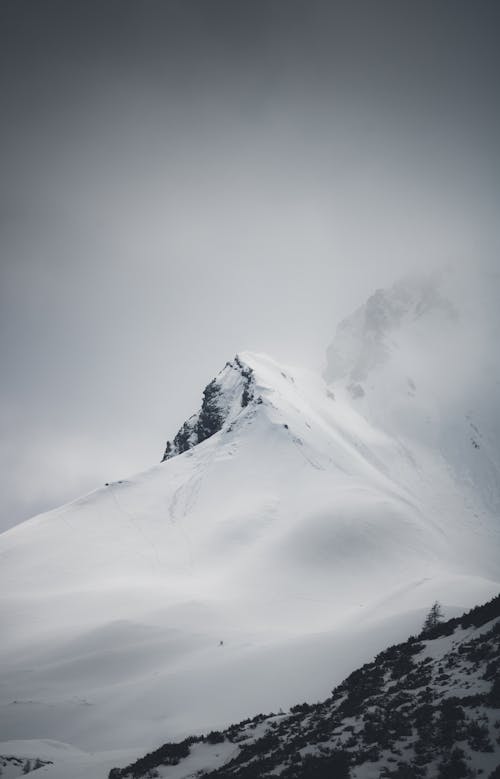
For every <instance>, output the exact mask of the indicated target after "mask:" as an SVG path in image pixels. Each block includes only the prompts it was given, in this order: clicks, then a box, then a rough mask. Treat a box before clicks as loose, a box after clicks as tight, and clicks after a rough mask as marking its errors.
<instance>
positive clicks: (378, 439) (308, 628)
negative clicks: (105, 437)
mask: <svg viewBox="0 0 500 779" xmlns="http://www.w3.org/2000/svg"><path fill="white" fill-rule="evenodd" d="M408 321H410V323H411V322H412V321H413V320H412V319H411V316H410V315H407V316H406V318H405V317H402V322H403V324H404V327H402V328H401V327H400V328H399V331H398V333H399V335H398V338H400V339H403V335H402V333H403V332H408V331H410V332H411V324H410V325H408ZM405 323H406V324H405ZM405 328H406V329H405ZM393 336H394V333H393ZM391 337H392V336H391ZM394 337H395V336H394ZM405 337H406V336H405ZM403 340H404V339H403ZM354 351H355V350H354ZM394 351H395V353H397V350H394ZM387 364H388V365H389V367H388V368H387V369H384V370H385V372H384V373H383V374H382V373H381V374H380V375H381V376H382V377H383V380H384V381H381V382H380V386H381V387H382V389H380V387H379V389H378V390H377V387H376V383H373V382H372V384H373V386H374V387H375V389H373V390H372V393H373V394H372V395H371V396H370V394H369V393H370V391H371V390H370V385H369V384H368V383H367V380H366V377H365V376H363V377H360V376H359V375H358V374H356V375H355V376H354V378H353V377H352V376H350V372H351V371H352V369H351V368H349V369H348V370H347V372H346V368H345V366H344V367H343V368H342V371H340V372H339V371H337V373H335V371H333V372H332V371H331V375H329V377H328V379H329V382H330V387H328V386H327V384H326V383H325V382H324V380H323V379H321V378H319V377H316V376H314V375H311V374H309V373H307V372H305V371H297V370H291V369H289V368H284V367H282V366H280V365H279V364H277V363H276V362H275V361H274V360H272V359H271V358H269V357H266V356H263V355H255V354H250V353H241V354H240V355H239V356H238V357H237V358H235V359H234V360H232V361H231V362H229V363H227V364H226V366H225V368H224V369H223V371H222V372H221V373H220V374H219V376H218V377H217V378H216V380H214V382H211V383H210V385H208V387H207V389H206V390H205V394H204V401H203V404H202V408H201V410H200V412H199V413H198V414H197V415H195V416H194V417H192V418H191V419H190V420H188V422H187V423H186V425H185V426H183V428H181V430H180V431H179V434H177V436H175V437H174V439H173V441H172V443H171V444H170V448H169V447H168V446H167V450H166V453H165V459H164V462H162V463H161V464H160V465H158V466H156V467H154V468H152V469H150V470H148V471H146V472H144V473H142V474H139V475H138V476H135V477H133V478H130V479H127V480H124V481H120V482H115V483H112V484H109V485H108V486H105V487H103V488H101V489H99V490H96V491H95V492H93V493H90V494H89V495H86V496H84V497H82V498H80V499H78V500H76V501H74V502H72V503H70V504H68V505H66V506H63V507H61V508H59V509H56V510H55V511H51V512H48V513H46V514H43V515H40V516H38V517H34V518H33V519H31V520H29V521H28V522H25V523H23V524H22V525H20V526H18V527H15V528H13V529H11V530H9V531H7V532H6V533H3V534H2V535H1V536H0V560H1V574H0V576H1V582H0V593H1V595H0V608H1V613H2V617H1V618H2V625H3V640H2V646H1V647H0V662H1V665H2V669H3V670H4V675H3V682H2V684H1V687H0V732H1V733H2V734H3V738H4V739H57V740H58V741H63V742H68V743H70V744H73V745H75V746H76V747H78V748H80V749H82V750H87V751H88V750H90V751H96V750H109V749H127V750H130V749H134V748H135V745H136V747H137V749H136V753H137V756H139V755H140V754H141V753H144V750H145V749H148V748H150V747H152V746H155V745H157V744H158V743H161V742H162V741H165V739H173V738H179V737H182V736H183V735H187V734H189V733H192V732H194V731H197V730H203V729H212V728H217V727H221V726H222V725H224V724H227V723H229V722H231V721H235V720H237V719H241V718H243V717H245V716H247V715H248V714H249V713H255V711H266V710H267V711H268V710H271V709H273V710H276V709H279V708H280V707H287V706H289V705H291V704H293V703H295V702H296V701H297V700H303V699H309V700H311V699H314V698H316V697H320V696H322V695H324V690H325V688H328V687H329V686H331V685H332V684H334V683H336V682H338V681H340V680H341V679H342V678H343V677H345V676H346V674H347V673H349V671H351V670H352V669H353V668H354V667H355V666H357V665H359V664H361V663H363V662H365V661H366V660H367V659H368V658H369V657H370V656H371V655H373V653H375V652H377V651H379V650H380V649H382V648H383V647H384V646H386V645H387V643H389V642H391V641H397V640H402V639H403V638H405V637H406V636H407V635H408V634H409V633H411V632H414V631H415V629H417V628H418V626H419V625H420V623H421V620H422V617H423V614H424V613H425V612H426V611H427V609H428V607H429V605H430V603H432V602H433V601H434V600H435V599H439V600H440V601H441V602H442V603H443V604H444V605H445V607H446V613H447V615H453V614H454V613H457V612H458V611H461V610H463V609H464V608H467V607H470V606H472V605H474V604H475V603H477V602H480V601H482V600H486V599H487V598H488V597H490V596H491V595H493V594H495V593H496V592H497V591H498V589H499V582H500V564H499V561H500V548H499V547H500V538H499V533H498V514H497V512H496V510H495V505H497V504H495V500H496V497H495V493H494V489H493V488H492V489H493V498H492V499H490V498H489V497H488V492H487V490H486V488H484V486H483V484H482V482H481V485H480V488H476V484H475V483H474V479H473V478H471V479H469V480H467V479H465V478H464V477H463V474H461V473H460V472H459V471H458V470H457V469H456V468H455V467H454V465H453V463H452V462H451V460H450V459H449V458H448V457H447V450H446V448H445V447H444V448H443V447H442V446H441V445H440V444H439V445H437V444H436V441H439V440H440V438H439V436H440V435H441V433H443V434H444V435H445V437H446V435H449V431H450V430H451V431H452V430H453V424H452V423H450V424H448V422H446V423H444V422H443V423H442V422H441V418H440V417H439V415H437V414H436V415H435V416H434V417H433V420H434V422H433V425H434V426H435V427H436V426H439V425H441V424H442V425H443V429H442V430H441V431H436V430H434V433H433V434H432V435H427V433H426V435H425V436H424V435H421V429H423V430H427V427H426V426H425V425H422V426H420V427H419V426H418V425H417V426H416V427H415V430H411V429H409V427H408V426H407V427H405V426H404V425H402V424H399V422H398V420H399V418H400V417H399V416H398V415H397V414H396V413H395V412H393V410H391V408H392V409H394V407H396V406H397V405H398V403H399V400H400V398H401V397H406V396H404V395H402V394H401V392H402V391H400V386H401V382H400V383H399V384H398V385H397V386H396V387H392V386H389V387H388V386H387V382H389V383H390V381H389V380H390V377H391V372H392V374H396V371H397V369H398V366H397V360H396V358H394V359H392V360H390V361H389V362H388V363H387ZM351 365H352V355H351ZM377 365H378V363H377ZM370 372H372V373H373V368H372V366H370V370H369V371H367V373H366V375H369V374H370ZM421 373H422V375H423V371H421ZM404 376H405V380H406V374H405V373H404ZM354 379H355V380H356V382H357V383H359V384H360V385H361V386H362V388H363V386H364V390H363V391H364V393H365V395H364V396H363V397H357V395H358V394H359V393H357V392H354V393H353V392H352V391H351V390H350V389H349V385H350V384H351V383H352V382H353V381H354ZM384 382H386V383H385V385H384ZM207 390H208V392H207ZM393 390H394V391H393ZM418 392H420V388H419V387H417V393H418ZM377 393H378V394H377ZM386 393H388V394H386ZM353 394H354V397H353ZM386 397H390V398H391V399H392V401H394V398H395V399H396V401H394V402H393V406H392V407H390V406H389V404H388V403H387V402H386V400H385V398H386ZM367 398H370V404H371V405H368V404H367ZM418 398H419V400H418V404H419V405H418V410H419V414H424V415H425V414H426V413H430V412H431V410H432V409H434V408H435V406H434V405H433V403H434V398H432V399H431V400H432V402H431V401H430V400H429V395H428V394H427V393H425V392H423V391H422V393H421V394H420V395H418ZM405 402H406V400H405ZM426 409H427V410H426ZM389 412H390V413H389ZM405 414H406V412H405ZM405 414H403V417H404V416H405ZM408 415H409V412H408ZM388 420H389V421H388ZM474 424H475V423H474ZM438 433H439V435H438ZM485 438H486V435H485ZM488 446H489V445H488ZM488 446H486V445H485V446H484V447H481V448H480V449H476V448H474V446H473V445H471V444H470V443H469V448H468V449H466V455H467V458H469V460H467V459H466V458H464V462H465V463H466V464H467V467H469V466H468V463H469V462H472V463H473V462H474V460H473V459H472V458H473V457H475V456H476V455H479V456H481V457H485V458H486V460H487V462H488V467H489V468H491V469H492V473H495V468H496V467H497V465H496V463H497V461H496V460H495V457H496V454H495V452H494V450H493V448H491V447H490V448H488ZM469 449H470V451H469ZM496 473H498V471H496ZM487 484H488V485H490V486H491V484H490V481H489V480H487ZM221 642H222V643H221ZM304 667H305V668H307V673H303V672H301V670H302V669H303V668H304ZM114 764H115V765H116V764H120V761H119V760H115V762H114ZM92 770H95V769H92ZM92 775H98V774H92V772H91V773H90V774H89V776H92ZM82 776H83V774H82Z"/></svg>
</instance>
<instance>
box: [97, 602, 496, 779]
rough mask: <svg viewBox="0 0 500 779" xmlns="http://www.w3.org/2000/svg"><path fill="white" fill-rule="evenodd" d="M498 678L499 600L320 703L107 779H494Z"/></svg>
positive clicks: (429, 633) (395, 649) (199, 740)
mask: <svg viewBox="0 0 500 779" xmlns="http://www.w3.org/2000/svg"><path fill="white" fill-rule="evenodd" d="M499 671H500V596H497V597H496V598H495V599H493V600H492V601H490V602H489V603H487V604H485V605H484V606H479V607H476V608H474V609H472V610H471V611H470V612H469V613H468V614H466V615H464V616H463V617H462V618H458V619H452V620H449V621H448V622H446V623H441V624H436V625H435V626H433V627H431V628H430V629H428V630H426V631H425V632H422V633H421V635H420V636H419V637H417V638H415V637H411V638H410V639H409V640H408V641H406V642H405V643H402V644H398V645H396V646H391V647H389V648H388V649H385V650H384V651H383V652H381V653H380V654H378V655H377V657H376V658H375V659H374V660H372V661H371V662H369V663H367V664H365V665H364V666H363V667H362V668H358V669H356V670H355V671H353V673H351V674H350V675H349V676H348V677H347V678H346V679H345V680H343V681H342V683H341V684H339V685H338V686H337V687H336V688H335V689H334V690H333V693H332V695H331V697H329V698H327V699H326V700H324V701H322V702H321V703H313V704H309V703H302V704H297V705H295V706H292V709H291V711H290V712H288V713H287V714H283V713H281V714H278V715H276V714H268V715H263V714H258V715H257V716H255V717H253V718H252V719H247V720H244V721H243V722H240V723H238V724H234V725H231V727H229V728H227V729H226V730H224V731H223V732H220V731H219V732H217V731H212V732H211V733H208V734H207V735H205V736H194V737H191V738H188V739H185V740H184V741H183V742H180V743H177V744H175V743H171V744H164V745H163V746H161V747H160V748H159V749H157V750H155V751H154V752H152V753H150V754H148V755H146V756H144V757H142V758H140V759H139V760H137V761H135V762H134V763H132V764H131V765H129V766H126V767H125V768H122V769H119V768H114V769H112V770H111V772H110V774H109V779H148V778H152V777H157V778H158V779H162V777H165V779H167V777H171V776H173V775H174V774H173V771H175V776H176V779H189V777H194V776H197V777H200V778H201V777H206V778H207V779H208V778H209V777H210V779H230V777H235V778H236V777H238V779H265V777H274V776H281V777H283V778H284V779H285V777H286V779H321V778H322V777H325V779H326V778H327V777H328V778H329V777H332V776H334V777H336V779H379V777H382V778H384V777H385V779H391V778H392V779H418V778H419V777H421V778H422V779H425V778H426V777H428V778H429V779H430V778H431V777H436V778H437V779H459V777H475V776H479V775H481V774H482V775H484V776H485V777H490V776H494V777H498V776H499V774H500V720H499V715H500V675H499ZM172 766H175V769H174V768H173V767H172Z"/></svg>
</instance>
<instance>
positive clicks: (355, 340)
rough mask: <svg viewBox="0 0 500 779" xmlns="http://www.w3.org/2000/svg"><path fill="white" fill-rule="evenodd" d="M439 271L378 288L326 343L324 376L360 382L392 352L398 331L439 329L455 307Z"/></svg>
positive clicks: (328, 379) (451, 314) (453, 315)
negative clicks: (443, 285) (424, 325)
mask: <svg viewBox="0 0 500 779" xmlns="http://www.w3.org/2000/svg"><path fill="white" fill-rule="evenodd" d="M441 281H442V279H441V278H440V276H439V275H438V274H429V275H425V274H422V275H414V276H409V277H407V278H404V279H401V280H400V281H398V282H397V283H396V284H394V285H393V286H392V287H390V288H388V289H377V290H376V291H375V292H374V293H373V294H372V295H370V297H369V298H368V299H367V301H366V302H365V303H364V305H362V306H361V307H360V308H358V309H357V310H356V311H355V312H354V313H353V314H351V315H350V316H349V317H347V318H346V319H344V320H343V321H342V322H340V324H339V326H338V328H337V332H336V335H335V338H334V340H333V342H332V344H331V345H330V347H329V349H328V357H327V360H328V362H327V368H326V371H325V378H326V380H327V381H328V382H332V381H335V380H337V379H348V380H349V381H350V382H353V383H357V382H362V381H364V380H366V379H367V377H368V376H369V374H370V373H371V372H372V371H373V370H374V369H377V368H378V367H380V366H382V365H383V364H384V363H386V362H387V360H388V359H389V358H390V356H391V353H392V352H393V350H394V346H395V343H396V342H397V339H398V333H401V332H403V331H412V330H416V329H420V330H423V323H424V322H426V323H428V324H429V327H428V333H427V335H428V334H429V332H430V333H431V336H432V334H433V333H435V330H436V329H438V328H441V327H442V326H443V325H445V323H450V322H453V321H454V320H455V319H456V316H457V313H456V310H455V308H454V306H453V304H452V303H451V302H450V300H448V299H447V298H446V297H445V296H444V294H443V293H442V291H441ZM421 335H422V333H421Z"/></svg>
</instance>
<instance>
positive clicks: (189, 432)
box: [162, 356, 254, 462]
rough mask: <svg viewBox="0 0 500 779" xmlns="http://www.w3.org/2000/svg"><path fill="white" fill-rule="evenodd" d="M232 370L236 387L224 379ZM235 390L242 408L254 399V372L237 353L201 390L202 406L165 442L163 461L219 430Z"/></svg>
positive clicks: (225, 417) (185, 450)
mask: <svg viewBox="0 0 500 779" xmlns="http://www.w3.org/2000/svg"><path fill="white" fill-rule="evenodd" d="M232 372H236V374H237V375H236V376H234V377H233V384H235V387H231V389H228V388H227V387H226V384H227V381H226V380H227V378H228V377H229V375H230V373H232ZM234 391H236V392H237V393H239V395H240V405H241V407H242V408H245V407H246V406H248V405H249V404H250V403H251V402H252V401H253V400H254V375H253V371H252V369H251V368H250V367H249V366H247V365H245V364H244V363H243V362H242V361H241V360H240V358H239V357H238V356H236V357H235V358H234V360H233V361H231V362H228V363H226V365H225V367H224V369H223V371H221V373H220V374H219V376H218V377H217V378H215V379H212V381H211V382H210V383H209V384H207V386H206V387H205V389H204V391H203V399H202V404H201V409H200V410H199V412H198V413H197V414H193V416H192V417H190V418H189V419H188V420H187V421H186V422H184V424H183V425H182V426H181V428H180V430H179V431H178V432H177V434H176V435H175V437H174V439H173V441H167V445H166V448H165V452H164V454H163V458H162V462H165V460H169V459H170V458H171V457H175V456H176V455H178V454H182V453H183V452H187V451H188V449H192V448H193V446H196V445H197V444H201V442H202V441H205V440H206V439H207V438H210V437H211V436H213V435H214V434H215V433H218V432H219V430H221V429H222V427H223V425H224V423H225V421H226V419H227V415H228V412H229V407H230V405H231V401H232V397H231V394H232V392H234Z"/></svg>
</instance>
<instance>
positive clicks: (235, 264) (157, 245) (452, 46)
mask: <svg viewBox="0 0 500 779" xmlns="http://www.w3.org/2000/svg"><path fill="white" fill-rule="evenodd" d="M499 16H500V13H499V7H498V4H497V3H494V2H491V3H490V2H484V1H480V2H477V3H471V2H459V1H456V0H455V1H454V2H446V1H445V0H441V2H439V3H435V2H404V1H403V2H401V1H400V2H386V1H385V0H383V1H382V2H380V3H377V4H375V3H372V2H352V1H351V2H316V1H315V0H307V2H306V1H305V0H304V1H303V2H295V0H288V1H287V2H285V1H284V0H283V1H281V0H275V1H273V2H259V1H257V2H255V1H254V0H252V2H250V1H248V2H244V1H243V0H241V1H240V2H220V1H219V0H209V2H207V1H206V0H205V1H203V0H188V1H187V2H180V1H179V2H153V1H146V2H130V1H129V0H122V2H114V1H113V2H111V1H108V2H81V3H80V2H76V0H72V2H69V3H68V2H67V0H65V1H64V2H62V1H61V2H52V1H51V0H46V2H44V3H39V2H36V0H33V1H32V2H25V1H24V0H15V1H12V2H11V1H9V0H7V1H5V2H3V3H2V5H1V7H0V98H1V106H2V122H1V125H0V156H1V160H0V165H1V171H2V172H1V176H0V225H1V230H0V258H1V296H2V300H1V308H0V317H1V336H0V337H1V340H0V349H1V365H2V382H1V390H0V422H1V430H2V435H1V443H0V473H1V482H2V485H1V486H2V496H3V500H2V506H1V509H0V529H2V528H3V529H5V528H7V527H9V526H11V525H13V524H15V523H17V522H19V521H21V520H23V519H26V518H27V517H29V516H30V515H32V514H34V513H37V512H39V511H43V510H46V509H48V508H51V507H54V506H56V505H58V504H59V503H61V502H63V501H66V500H70V499H72V498H74V497H76V496H78V495H79V494H81V493H82V492H85V491H87V490H90V489H92V488H94V487H97V486H100V485H102V483H103V482H105V481H109V480H112V479H115V478H120V477H122V476H126V475H128V474H130V473H133V472H135V471H138V470H141V469H143V468H146V467H148V466H150V465H152V464H155V463H157V462H158V461H159V460H160V458H161V455H162V452H163V447H164V444H165V441H166V439H167V438H168V437H171V436H172V434H173V433H175V431H176V430H177V428H178V426H179V425H180V423H181V422H182V421H183V420H184V419H185V418H186V417H187V416H188V415H189V414H191V413H192V412H193V411H194V410H195V409H196V408H197V406H198V403H199V398H200V395H201V391H202V389H203V387H204V386H205V384H206V383H207V382H208V381H209V380H210V379H211V378H212V376H213V375H215V373H217V371H218V370H219V369H220V368H221V367H222V366H223V365H224V363H225V362H226V360H228V359H230V358H231V357H232V356H233V355H234V354H235V353H236V352H237V351H239V350H243V349H250V350H255V351H264V352H267V353H270V354H272V355H273V356H274V357H276V358H277V359H279V360H282V361H284V362H285V363H291V364H294V363H300V364H305V365H308V366H310V367H312V368H315V369H318V370H321V369H322V368H323V365H324V360H325V350H326V347H327V345H328V344H329V342H330V341H331V340H332V337H333V334H334V332H335V326H336V324H337V322H338V321H339V319H341V318H342V317H344V316H346V315H347V314H349V313H350V312H351V311H352V310H353V309H354V308H356V307H357V306H359V305H360V304H361V303H362V302H363V301H364V300H365V299H366V297H367V296H368V295H370V294H371V293H372V292H373V290H374V289H375V288H377V287H384V286H387V285H390V284H392V283H393V281H394V280H395V279H397V278H399V277H400V276H402V275H405V274H407V273H410V272H415V271H422V270H433V269H436V268H441V267H448V268H454V269H459V270H460V271H463V270H465V271H466V272H467V273H468V274H472V273H474V271H475V269H476V268H481V269H482V268H483V267H486V268H488V271H489V273H488V275H487V276H486V278H487V291H488V295H489V299H492V298H493V299H494V294H492V287H491V285H492V283H493V282H492V279H493V280H494V283H497V281H498V276H497V275H495V273H494V272H493V271H494V270H495V269H496V267H497V260H496V258H497V252H498V217H499V215H498V203H499V192H498V188H499V180H500V179H499V172H500V171H499V159H500V158H499V142H498V138H500V121H499V100H498V85H497V77H498V72H499V65H500V63H499V57H500V55H499V54H498V52H499V51H500V48H499V46H498V31H499ZM475 276H476V282H477V279H478V278H480V277H482V275H481V274H475ZM477 286H478V287H479V288H480V286H481V285H480V282H477ZM477 297H478V299H479V300H481V292H479V293H478V296H477ZM465 298H466V294H465ZM488 332H489V331H488V328H487V327H485V328H483V329H482V330H481V335H480V336H478V339H477V340H479V339H480V340H481V341H482V344H481V347H482V349H485V350H486V351H488V349H490V348H491V350H494V349H496V343H495V341H494V339H493V336H491V343H487V342H486V344H485V343H484V341H483V338H482V336H483V333H484V334H486V335H485V337H486V338H487V337H488V336H487V334H488Z"/></svg>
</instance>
